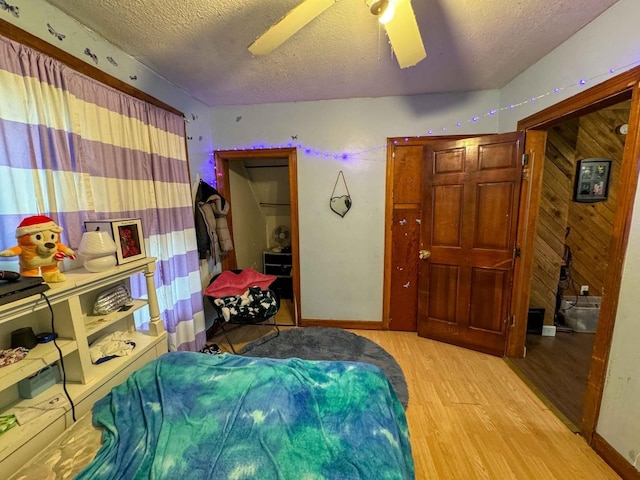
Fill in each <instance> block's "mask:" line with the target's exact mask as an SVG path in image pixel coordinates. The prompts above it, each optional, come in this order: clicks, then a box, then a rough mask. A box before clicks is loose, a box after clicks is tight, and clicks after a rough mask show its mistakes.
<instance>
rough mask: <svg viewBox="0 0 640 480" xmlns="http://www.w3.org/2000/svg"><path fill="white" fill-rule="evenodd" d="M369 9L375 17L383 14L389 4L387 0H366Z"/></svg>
mask: <svg viewBox="0 0 640 480" xmlns="http://www.w3.org/2000/svg"><path fill="white" fill-rule="evenodd" d="M366 3H367V5H368V6H369V11H370V12H371V13H372V14H373V15H375V16H376V17H377V16H379V15H381V14H383V13H384V11H385V10H386V9H387V6H388V5H389V0H368V1H367V2H366Z"/></svg>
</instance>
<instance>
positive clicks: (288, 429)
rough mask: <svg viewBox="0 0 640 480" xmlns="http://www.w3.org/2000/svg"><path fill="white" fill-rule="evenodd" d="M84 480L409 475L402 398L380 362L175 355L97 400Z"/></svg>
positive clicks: (315, 478) (309, 479) (411, 469)
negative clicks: (95, 437) (97, 433)
mask: <svg viewBox="0 0 640 480" xmlns="http://www.w3.org/2000/svg"><path fill="white" fill-rule="evenodd" d="M93 415H94V417H93V418H94V424H96V425H97V426H100V427H102V428H103V429H104V430H103V442H104V443H103V445H102V447H101V448H100V450H99V451H98V453H97V454H96V457H95V459H94V460H93V462H92V463H91V464H89V465H88V466H87V467H86V468H85V470H83V471H82V472H81V473H80V474H79V475H78V476H77V477H76V478H78V479H100V480H106V479H175V480H182V479H184V480H186V479H189V480H192V479H205V478H206V479H209V478H210V479H233V480H245V479H252V480H253V479H258V480H268V479H278V480H320V479H340V480H343V479H376V480H378V479H413V478H415V474H414V466H413V459H412V456H411V446H410V444H409V432H408V428H407V422H406V418H405V413H404V409H403V407H402V405H401V404H400V402H399V401H398V399H397V397H396V395H395V392H394V391H393V388H392V387H391V384H390V383H389V381H388V380H387V378H386V377H385V376H384V374H383V373H382V371H381V370H379V369H378V368H377V367H376V366H374V365H369V364H364V363H355V362H328V361H305V360H299V359H295V358H291V359H284V360H278V359H267V358H249V357H241V356H235V355H229V354H222V355H203V354H201V353H191V352H172V353H168V354H165V355H163V356H162V357H160V358H158V359H157V360H154V361H152V362H150V363H149V364H147V365H146V366H145V367H143V368H141V369H140V370H138V371H137V372H134V373H133V374H132V375H131V376H130V377H129V379H128V380H127V381H126V382H125V383H124V384H122V385H120V386H118V387H116V388H114V389H113V390H112V391H111V393H109V394H108V395H107V396H106V397H105V398H103V399H102V400H100V401H99V402H98V403H96V405H95V407H94V414H93Z"/></svg>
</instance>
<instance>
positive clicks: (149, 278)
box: [144, 262, 164, 337]
mask: <svg viewBox="0 0 640 480" xmlns="http://www.w3.org/2000/svg"><path fill="white" fill-rule="evenodd" d="M155 272H156V262H151V263H148V264H147V268H146V269H145V271H144V277H145V280H146V282H147V298H148V301H149V320H150V321H149V334H150V335H153V336H154V337H157V336H158V335H160V334H161V333H162V332H164V324H163V323H162V320H161V319H160V307H158V295H157V294H156V284H155V282H154V280H153V274H154V273H155Z"/></svg>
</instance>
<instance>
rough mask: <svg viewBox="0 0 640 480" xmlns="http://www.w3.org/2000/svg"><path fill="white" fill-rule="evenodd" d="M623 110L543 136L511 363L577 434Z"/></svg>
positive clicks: (609, 231)
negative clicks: (520, 352)
mask: <svg viewBox="0 0 640 480" xmlns="http://www.w3.org/2000/svg"><path fill="white" fill-rule="evenodd" d="M630 107H631V102H630V101H629V100H627V101H624V102H620V103H617V104H615V105H612V106H607V107H604V108H601V109H599V110H596V111H594V112H590V113H586V114H584V115H581V116H579V117H575V118H571V119H567V120H565V121H563V122H561V123H560V124H558V125H555V126H553V127H550V128H549V129H547V142H546V148H545V160H544V173H543V179H542V188H541V193H540V196H541V205H540V209H539V216H538V222H537V227H536V234H535V240H534V242H535V243H534V245H535V252H534V256H533V264H534V265H533V276H532V280H531V286H530V300H529V312H528V317H527V319H528V321H527V336H526V342H525V346H526V357H525V358H522V359H513V360H512V362H513V364H514V366H515V367H516V368H518V370H519V371H520V372H521V373H522V374H523V375H524V376H525V378H526V380H527V381H528V382H530V383H531V384H532V386H533V387H534V388H535V389H536V390H537V391H538V392H539V393H541V394H542V395H544V397H546V399H547V400H548V401H549V402H550V406H551V407H552V408H554V409H556V410H557V413H558V414H559V415H560V416H561V418H562V419H563V420H564V421H565V423H566V424H567V426H569V428H571V429H572V430H573V431H576V432H580V431H581V428H582V415H583V412H584V405H585V403H584V401H585V395H586V390H587V379H588V374H589V365H590V360H591V354H592V350H593V344H594V341H595V333H596V329H597V324H598V317H599V313H600V305H601V303H602V292H603V291H605V284H604V278H605V274H606V267H607V254H606V252H607V249H608V247H609V243H610V242H611V238H612V235H613V221H614V213H615V211H616V201H617V198H618V183H619V179H620V171H621V169H622V157H623V151H624V146H625V139H626V136H625V134H624V133H623V131H624V129H623V128H621V127H622V126H623V125H627V123H628V119H629V112H630ZM581 172H582V173H584V175H582V181H581V182H579V181H578V178H577V177H579V176H580V173H581ZM583 191H584V192H587V193H584V194H583ZM594 191H595V193H594Z"/></svg>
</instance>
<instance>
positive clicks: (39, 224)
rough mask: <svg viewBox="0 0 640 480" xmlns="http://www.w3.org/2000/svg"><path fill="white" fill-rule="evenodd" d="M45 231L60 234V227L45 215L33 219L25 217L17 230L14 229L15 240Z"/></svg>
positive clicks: (35, 216)
mask: <svg viewBox="0 0 640 480" xmlns="http://www.w3.org/2000/svg"><path fill="white" fill-rule="evenodd" d="M45 230H49V231H50V232H55V233H60V232H62V227H60V226H58V225H57V224H56V222H54V221H53V220H51V219H50V218H49V217H47V216H45V215H34V216H33V217H27V218H25V219H24V220H22V222H20V225H18V228H17V229H16V238H18V237H21V236H23V235H31V234H33V233H38V232H43V231H45Z"/></svg>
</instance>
